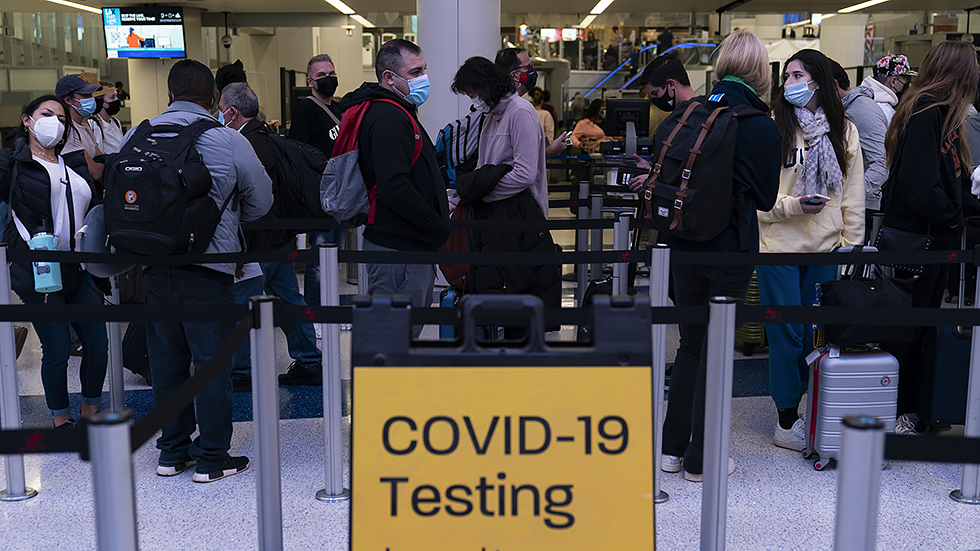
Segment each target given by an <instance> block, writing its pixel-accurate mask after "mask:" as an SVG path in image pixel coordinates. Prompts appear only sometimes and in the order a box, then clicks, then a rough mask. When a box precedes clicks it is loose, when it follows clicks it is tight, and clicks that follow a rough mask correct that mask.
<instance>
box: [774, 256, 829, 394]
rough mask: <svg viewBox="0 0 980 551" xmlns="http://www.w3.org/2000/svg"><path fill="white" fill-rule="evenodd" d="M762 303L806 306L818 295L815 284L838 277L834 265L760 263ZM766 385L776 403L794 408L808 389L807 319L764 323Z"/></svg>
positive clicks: (809, 340) (809, 342) (810, 341)
mask: <svg viewBox="0 0 980 551" xmlns="http://www.w3.org/2000/svg"><path fill="white" fill-rule="evenodd" d="M755 273H756V275H757V276H758V278H759V295H760V297H761V298H762V304H766V305H773V306H809V305H810V304H811V303H812V302H813V301H814V299H816V297H817V293H816V285H817V284H819V283H821V282H823V281H830V280H831V279H834V278H835V277H837V266H759V267H757V268H756V270H755ZM766 337H768V338H769V389H770V394H772V399H773V401H774V402H775V403H776V407H777V408H780V409H785V408H796V407H797V406H799V405H800V398H802V397H803V394H805V393H806V390H807V381H808V380H809V378H810V368H809V366H807V364H806V357H807V355H809V354H810V352H812V351H813V329H812V327H811V326H810V324H808V323H806V324H804V323H767V324H766Z"/></svg>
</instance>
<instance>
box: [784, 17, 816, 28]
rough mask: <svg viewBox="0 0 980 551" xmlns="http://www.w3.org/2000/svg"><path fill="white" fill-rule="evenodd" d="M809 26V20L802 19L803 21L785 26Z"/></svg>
mask: <svg viewBox="0 0 980 551" xmlns="http://www.w3.org/2000/svg"><path fill="white" fill-rule="evenodd" d="M809 24H810V20H809V19H804V20H803V21H797V22H796V23H790V24H789V25H786V26H787V27H799V26H800V25H809Z"/></svg>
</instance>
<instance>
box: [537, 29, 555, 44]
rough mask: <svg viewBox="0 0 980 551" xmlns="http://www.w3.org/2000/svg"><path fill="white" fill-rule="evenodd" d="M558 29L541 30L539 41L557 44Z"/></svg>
mask: <svg viewBox="0 0 980 551" xmlns="http://www.w3.org/2000/svg"><path fill="white" fill-rule="evenodd" d="M558 37H559V34H558V29H541V40H542V41H544V42H558Z"/></svg>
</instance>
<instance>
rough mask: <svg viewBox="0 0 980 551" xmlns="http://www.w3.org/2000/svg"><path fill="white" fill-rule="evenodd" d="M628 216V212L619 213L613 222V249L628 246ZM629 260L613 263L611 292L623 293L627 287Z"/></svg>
mask: <svg viewBox="0 0 980 551" xmlns="http://www.w3.org/2000/svg"><path fill="white" fill-rule="evenodd" d="M630 218H632V217H631V216H630V215H629V214H626V213H622V212H621V213H619V214H618V215H617V216H616V222H614V224H613V249H615V250H617V251H625V250H629V248H630ZM629 266H630V264H629V262H616V263H614V264H613V287H612V288H613V294H614V295H625V294H626V293H627V288H628V287H629V281H628V279H629V277H628V276H627V274H628V273H629Z"/></svg>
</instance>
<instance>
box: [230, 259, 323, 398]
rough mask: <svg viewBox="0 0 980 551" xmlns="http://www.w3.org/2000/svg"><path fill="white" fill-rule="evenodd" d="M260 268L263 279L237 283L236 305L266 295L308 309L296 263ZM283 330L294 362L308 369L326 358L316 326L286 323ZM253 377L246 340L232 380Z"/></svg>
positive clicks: (237, 356)
mask: <svg viewBox="0 0 980 551" xmlns="http://www.w3.org/2000/svg"><path fill="white" fill-rule="evenodd" d="M286 247H290V246H289V245H287V246H286ZM260 266H261V267H262V275H261V276H259V277H253V278H252V279H246V280H245V281H240V282H238V283H235V302H236V303H238V304H248V299H249V298H250V297H253V296H255V295H261V294H262V292H263V291H265V292H266V293H268V294H270V295H272V296H277V297H279V298H281V299H282V301H283V303H285V304H295V305H300V306H306V302H305V301H304V300H303V297H302V296H301V295H300V294H299V283H298V282H297V281H296V270H295V268H294V267H293V263H292V262H262V263H261V264H260ZM318 300H319V299H318ZM279 328H280V329H282V332H283V333H285V334H286V343H287V345H288V346H289V357H290V358H292V359H294V360H296V361H297V362H299V363H300V365H302V366H303V367H305V368H308V369H310V368H314V367H316V366H317V364H319V363H320V361H321V358H322V357H323V356H322V354H321V353H320V349H319V348H317V346H316V334H315V333H314V332H313V324H312V323H284V324H282V325H281V326H280V327H279ZM251 376H252V363H251V348H250V346H249V338H248V337H246V338H245V342H244V343H242V345H241V346H239V347H238V350H236V351H235V357H234V358H233V359H232V365H231V378H232V379H248V378H249V377H251Z"/></svg>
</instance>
